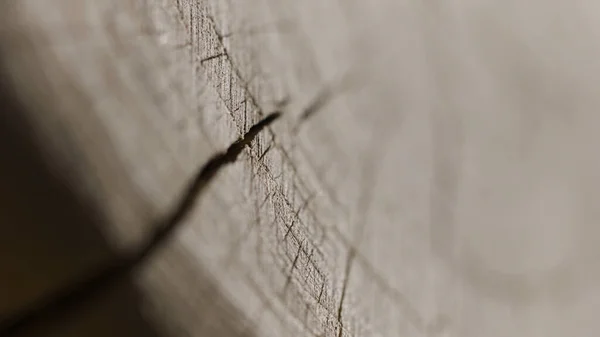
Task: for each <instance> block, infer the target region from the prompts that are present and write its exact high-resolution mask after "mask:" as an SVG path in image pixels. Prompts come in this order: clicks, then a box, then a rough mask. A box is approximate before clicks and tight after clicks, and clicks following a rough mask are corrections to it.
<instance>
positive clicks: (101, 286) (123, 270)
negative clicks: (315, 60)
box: [0, 112, 281, 336]
mask: <svg viewBox="0 0 600 337" xmlns="http://www.w3.org/2000/svg"><path fill="white" fill-rule="evenodd" d="M280 115H281V113H279V112H275V113H272V114H270V115H268V116H267V117H265V118H264V119H262V120H261V121H259V122H258V123H257V124H255V125H254V126H252V127H251V128H250V130H248V132H247V133H246V134H245V135H244V136H243V137H242V138H240V139H238V140H237V141H235V142H234V143H233V144H231V145H230V146H229V147H228V148H227V150H226V151H223V152H221V153H217V154H216V155H213V157H212V158H211V159H210V160H209V161H208V162H206V164H204V165H203V166H202V168H201V169H200V171H199V173H198V174H197V175H196V176H195V177H194V179H193V180H192V181H191V182H190V184H189V185H188V186H187V187H186V189H185V191H184V192H183V193H182V197H181V199H180V200H179V202H178V203H177V205H176V206H175V207H174V208H173V211H172V212H171V213H170V214H168V215H167V216H166V217H165V218H164V219H163V220H161V221H159V222H158V225H157V226H156V228H157V229H156V230H155V232H154V233H153V234H152V236H151V237H150V238H149V239H147V240H146V243H145V244H143V245H142V246H141V248H140V249H138V250H136V251H134V252H132V253H131V252H130V253H128V254H126V256H124V257H123V258H121V259H120V260H118V261H111V262H108V263H107V264H106V265H104V266H103V267H101V268H99V269H97V270H96V271H95V272H92V273H90V274H88V276H86V277H84V278H83V280H80V281H78V282H76V283H75V284H71V285H68V286H66V287H65V288H63V289H60V290H59V291H57V292H55V293H54V294H52V295H50V296H48V297H46V298H45V299H42V300H39V301H38V302H37V303H34V304H32V305H30V306H29V307H27V308H25V309H24V310H22V311H21V312H18V313H16V314H14V315H11V316H10V317H8V318H5V319H3V320H2V322H1V323H0V336H11V335H16V334H19V333H20V332H22V331H23V329H25V328H27V327H28V326H32V325H36V324H38V323H40V322H42V321H43V320H44V319H47V318H50V317H52V316H55V315H58V314H59V313H65V312H66V311H68V310H69V309H73V308H74V307H75V306H76V305H77V304H82V303H84V302H85V301H86V300H89V299H90V298H91V297H93V296H94V295H99V294H100V292H101V291H102V290H105V289H106V288H107V287H109V286H111V285H112V284H114V283H115V282H116V281H119V280H121V279H123V278H124V277H126V276H128V275H130V274H131V273H132V272H134V271H135V270H136V268H137V267H140V266H141V265H143V263H144V262H145V261H146V260H147V259H148V258H149V257H150V256H151V255H152V254H153V253H154V252H156V251H157V250H158V249H160V248H161V247H162V246H163V245H164V244H165V242H166V241H167V240H168V239H169V238H171V237H172V236H173V234H174V233H175V230H176V229H177V228H178V227H179V226H180V225H181V224H182V223H183V222H184V220H186V218H187V217H188V216H189V214H190V213H191V211H192V210H193V208H194V207H193V206H194V205H195V203H196V201H197V200H198V198H199V197H200V196H201V195H202V192H203V191H204V189H205V188H206V187H207V186H208V184H209V183H210V182H211V181H212V180H213V179H214V177H215V176H216V175H217V173H219V171H221V169H223V168H224V167H225V166H227V165H228V164H231V163H233V162H235V161H236V160H237V158H238V156H239V155H240V153H241V152H242V150H243V149H244V147H245V146H247V145H249V144H250V143H251V142H252V141H253V140H254V138H255V137H256V135H257V134H258V133H259V132H260V131H262V130H263V129H264V128H265V127H267V126H268V125H270V124H271V123H272V122H273V121H275V120H276V119H277V118H279V117H280Z"/></svg>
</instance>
